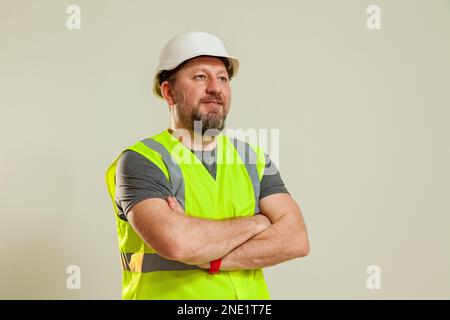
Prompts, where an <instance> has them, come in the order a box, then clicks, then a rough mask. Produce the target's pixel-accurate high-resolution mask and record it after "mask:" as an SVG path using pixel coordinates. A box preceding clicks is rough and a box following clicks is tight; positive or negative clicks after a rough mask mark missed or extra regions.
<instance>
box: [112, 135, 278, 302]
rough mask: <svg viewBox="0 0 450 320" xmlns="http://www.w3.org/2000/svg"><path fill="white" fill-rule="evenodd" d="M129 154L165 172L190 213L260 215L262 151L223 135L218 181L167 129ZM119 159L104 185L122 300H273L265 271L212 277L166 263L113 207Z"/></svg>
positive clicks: (204, 215) (212, 216) (200, 215)
mask: <svg viewBox="0 0 450 320" xmlns="http://www.w3.org/2000/svg"><path fill="white" fill-rule="evenodd" d="M126 150H133V151H135V152H138V153H139V154H141V155H143V156H144V157H146V158H147V159H148V160H150V161H151V162H152V163H154V164H155V165H156V166H157V167H158V168H159V169H161V171H162V172H163V173H164V174H165V176H166V178H167V179H168V181H169V182H170V184H171V186H172V192H173V195H174V196H175V197H176V198H177V200H178V202H179V203H180V204H181V206H182V207H183V208H184V210H185V213H186V214H187V215H190V216H194V217H198V218H207V219H225V218H233V217H243V216H251V215H253V214H255V213H258V212H259V208H258V199H259V192H260V190H259V187H260V181H261V179H262V176H263V173H264V167H265V159H264V152H263V150H262V149H261V148H259V147H256V146H253V145H250V144H247V143H245V142H242V141H240V140H238V139H235V138H230V137H227V136H226V135H224V134H220V135H219V136H217V146H216V163H217V173H216V179H215V180H214V178H213V177H212V176H211V175H210V173H209V172H208V171H207V169H206V168H205V167H204V166H203V164H202V163H201V161H200V160H199V159H198V158H197V157H196V156H195V155H194V154H193V153H192V152H191V151H190V150H189V149H188V148H187V147H185V146H184V145H183V144H182V143H180V142H179V141H178V139H176V138H175V137H174V136H172V134H170V132H169V131H168V130H165V131H163V132H162V133H160V134H157V135H155V136H153V137H151V138H147V139H144V140H142V141H139V142H138V143H136V144H135V145H133V146H131V147H129V148H127V149H126ZM124 151H125V150H124ZM118 158H119V157H117V159H118ZM117 159H116V160H115V161H114V162H113V163H112V165H111V166H110V167H109V168H108V170H107V173H106V183H107V186H108V192H109V195H110V197H111V199H112V202H113V206H114V211H115V213H116V214H115V217H116V222H117V235H118V239H119V251H120V257H121V262H122V298H123V299H227V300H229V299H270V297H269V292H268V289H267V285H266V282H265V280H264V276H263V271H262V269H251V270H233V271H220V273H218V274H210V273H208V271H207V270H203V269H200V268H198V267H197V266H192V265H187V264H184V263H182V262H178V261H173V260H167V259H164V258H163V257H161V256H160V255H158V254H157V252H156V251H155V250H154V249H152V248H150V247H149V246H148V245H146V244H145V243H144V241H143V240H142V239H141V238H140V237H139V236H138V234H137V233H136V232H135V231H134V229H133V228H132V227H131V225H130V224H129V223H128V222H127V221H125V220H122V219H121V218H120V217H119V211H118V209H117V206H116V203H115V174H116V164H117Z"/></svg>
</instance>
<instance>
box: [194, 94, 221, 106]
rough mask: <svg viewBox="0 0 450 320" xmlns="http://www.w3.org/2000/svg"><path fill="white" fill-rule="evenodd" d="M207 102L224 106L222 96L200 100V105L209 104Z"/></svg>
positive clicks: (211, 96) (210, 96)
mask: <svg viewBox="0 0 450 320" xmlns="http://www.w3.org/2000/svg"><path fill="white" fill-rule="evenodd" d="M207 102H215V103H219V104H221V105H223V104H224V100H223V98H222V97H221V96H213V95H209V96H206V97H204V98H201V99H200V103H207Z"/></svg>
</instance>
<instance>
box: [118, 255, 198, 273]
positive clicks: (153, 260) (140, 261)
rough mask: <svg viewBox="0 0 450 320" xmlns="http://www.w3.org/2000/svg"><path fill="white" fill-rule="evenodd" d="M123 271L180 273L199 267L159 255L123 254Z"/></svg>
mask: <svg viewBox="0 0 450 320" xmlns="http://www.w3.org/2000/svg"><path fill="white" fill-rule="evenodd" d="M120 259H121V262H122V269H123V270H127V271H131V272H142V273H145V272H153V271H180V270H193V269H199V268H198V267H197V266H193V265H189V264H185V263H182V262H179V261H174V260H167V259H164V258H163V257H161V256H160V255H158V254H157V253H141V252H138V253H123V252H122V253H121V254H120Z"/></svg>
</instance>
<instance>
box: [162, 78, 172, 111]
mask: <svg viewBox="0 0 450 320" xmlns="http://www.w3.org/2000/svg"><path fill="white" fill-rule="evenodd" d="M161 95H162V96H163V98H164V100H166V102H167V103H168V104H169V106H171V105H173V104H174V103H175V99H174V97H173V92H172V88H171V87H170V84H169V81H164V82H163V83H161Z"/></svg>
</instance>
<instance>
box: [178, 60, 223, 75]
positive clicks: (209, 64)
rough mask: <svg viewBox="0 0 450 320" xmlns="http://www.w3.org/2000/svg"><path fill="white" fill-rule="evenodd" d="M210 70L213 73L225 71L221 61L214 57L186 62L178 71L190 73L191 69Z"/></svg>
mask: <svg viewBox="0 0 450 320" xmlns="http://www.w3.org/2000/svg"><path fill="white" fill-rule="evenodd" d="M201 68H203V69H211V70H213V71H225V72H226V71H227V69H226V67H225V64H224V63H223V61H222V60H220V59H219V58H215V57H196V58H193V59H191V60H189V61H187V62H186V63H185V64H184V65H183V67H182V68H181V69H180V71H182V70H186V71H190V70H193V69H201Z"/></svg>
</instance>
